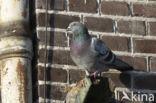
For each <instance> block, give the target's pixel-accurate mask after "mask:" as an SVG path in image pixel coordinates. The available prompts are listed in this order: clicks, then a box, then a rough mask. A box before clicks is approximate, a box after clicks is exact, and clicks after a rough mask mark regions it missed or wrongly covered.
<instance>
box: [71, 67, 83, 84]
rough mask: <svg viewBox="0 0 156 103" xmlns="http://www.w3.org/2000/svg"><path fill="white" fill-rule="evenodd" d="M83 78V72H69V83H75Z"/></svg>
mask: <svg viewBox="0 0 156 103" xmlns="http://www.w3.org/2000/svg"><path fill="white" fill-rule="evenodd" d="M84 77H85V72H84V71H81V70H70V71H69V82H70V83H77V82H79V81H80V80H82V79H83V78H84Z"/></svg>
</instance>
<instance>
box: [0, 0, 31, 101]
mask: <svg viewBox="0 0 156 103" xmlns="http://www.w3.org/2000/svg"><path fill="white" fill-rule="evenodd" d="M31 39H32V38H31V33H30V29H29V0H0V70H1V97H2V98H1V99H2V103H32V78H31V60H32V40H31Z"/></svg>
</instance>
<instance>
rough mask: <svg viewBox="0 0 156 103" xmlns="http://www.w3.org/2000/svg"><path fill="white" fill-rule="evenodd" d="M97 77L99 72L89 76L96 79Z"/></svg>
mask: <svg viewBox="0 0 156 103" xmlns="http://www.w3.org/2000/svg"><path fill="white" fill-rule="evenodd" d="M96 75H97V72H94V73H92V74H90V75H89V76H90V77H94V78H96Z"/></svg>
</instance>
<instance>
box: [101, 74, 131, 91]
mask: <svg viewBox="0 0 156 103" xmlns="http://www.w3.org/2000/svg"><path fill="white" fill-rule="evenodd" d="M101 76H102V77H107V78H109V79H110V81H109V82H110V86H112V87H111V88H113V90H114V89H115V88H116V87H126V88H130V87H131V75H130V74H129V73H102V74H101Z"/></svg>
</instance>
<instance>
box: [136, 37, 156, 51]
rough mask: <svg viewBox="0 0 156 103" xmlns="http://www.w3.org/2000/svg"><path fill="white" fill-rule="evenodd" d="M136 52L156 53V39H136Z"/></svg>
mask: <svg viewBox="0 0 156 103" xmlns="http://www.w3.org/2000/svg"><path fill="white" fill-rule="evenodd" d="M134 52H135V53H156V40H134Z"/></svg>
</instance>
